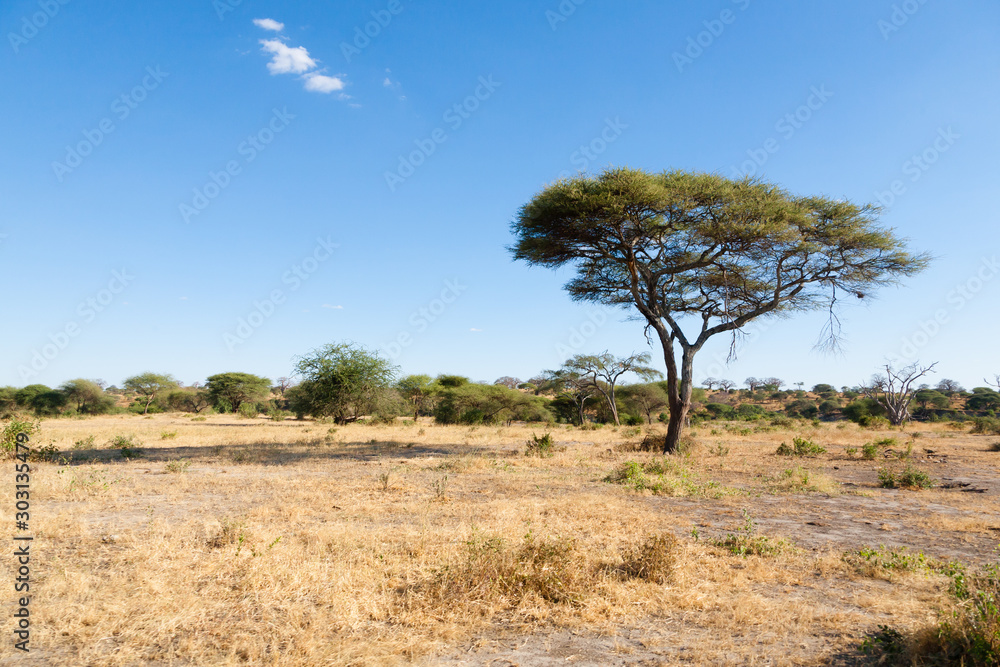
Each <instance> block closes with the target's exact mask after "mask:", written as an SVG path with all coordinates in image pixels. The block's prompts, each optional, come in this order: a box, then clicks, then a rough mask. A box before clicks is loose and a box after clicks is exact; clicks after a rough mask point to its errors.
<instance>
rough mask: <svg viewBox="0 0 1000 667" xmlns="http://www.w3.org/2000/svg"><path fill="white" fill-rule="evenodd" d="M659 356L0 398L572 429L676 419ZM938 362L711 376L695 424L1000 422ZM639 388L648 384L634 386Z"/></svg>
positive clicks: (164, 377) (4, 403) (90, 388)
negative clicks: (831, 378) (850, 372)
mask: <svg viewBox="0 0 1000 667" xmlns="http://www.w3.org/2000/svg"><path fill="white" fill-rule="evenodd" d="M649 361H650V357H649V355H648V354H640V353H633V354H631V355H628V356H625V357H616V356H615V355H613V354H610V353H609V352H606V351H605V352H602V353H599V354H589V355H588V354H579V355H576V356H574V357H572V358H570V359H568V360H567V361H566V362H565V363H564V364H563V365H562V366H561V367H559V368H557V369H553V370H546V371H543V372H542V373H540V374H538V375H536V376H534V377H532V378H529V379H528V380H527V381H522V380H520V379H519V378H516V377H513V376H503V377H500V378H498V379H497V380H496V381H495V382H494V383H492V384H489V383H482V382H473V381H471V380H470V379H469V378H467V377H464V376H460V375H438V376H437V377H433V378H432V377H431V376H429V375H407V376H403V377H400V375H399V372H398V370H399V369H398V368H397V367H395V366H393V365H392V364H391V363H390V362H389V361H388V360H386V359H385V358H383V357H382V356H380V355H379V354H378V353H377V352H373V351H370V350H368V349H366V348H364V347H363V346H360V345H357V344H354V343H350V342H344V343H334V344H330V345H326V346H324V347H322V348H319V349H317V350H314V351H312V352H310V353H309V354H306V355H304V356H302V357H300V358H299V359H298V360H297V362H296V365H295V369H294V376H293V377H294V378H295V379H293V378H292V377H280V378H277V380H275V381H273V382H272V381H271V380H270V379H269V378H266V377H261V376H258V375H253V374H251V373H242V372H227V373H218V374H216V375H212V376H210V377H208V378H206V380H205V382H204V384H200V383H199V384H194V385H191V386H183V385H182V384H181V383H180V382H178V381H177V380H176V379H175V378H174V377H173V376H171V375H169V374H161V373H153V372H144V373H140V374H138V375H134V376H132V377H129V378H127V379H125V381H124V382H123V383H122V386H121V388H119V387H114V386H111V387H109V386H107V384H106V383H105V382H103V381H101V380H87V379H83V378H78V379H75V380H70V381H68V382H65V383H63V384H62V385H60V386H59V387H56V388H50V387H47V386H45V385H41V384H33V385H28V386H26V387H22V388H15V387H2V388H0V417H6V416H10V415H11V414H15V413H19V412H20V413H32V414H34V415H36V416H40V417H56V416H68V417H72V416H76V415H100V414H116V413H135V414H152V413H160V412H187V413H193V414H208V413H232V414H238V415H240V416H242V417H246V418H258V417H261V416H265V417H269V418H271V419H274V420H284V419H287V418H292V417H295V418H298V419H305V418H307V417H312V418H316V419H329V420H331V421H334V422H336V423H339V424H347V423H351V422H354V421H358V420H361V419H368V420H374V421H382V422H390V421H393V420H395V419H397V418H398V417H401V416H404V417H410V418H413V419H418V418H421V417H424V418H428V417H429V418H433V419H434V421H435V422H437V423H439V424H467V425H476V424H511V423H513V422H561V423H568V424H575V425H577V426H582V425H585V424H588V423H596V424H614V425H621V424H624V425H633V426H634V425H640V424H646V425H650V424H653V423H654V422H657V421H659V422H664V423H665V422H666V421H668V420H669V410H668V408H669V405H670V386H669V383H667V382H666V381H664V380H662V376H661V374H660V373H659V372H658V371H657V370H655V369H654V368H651V367H650V366H649ZM934 366H935V365H934V364H931V365H930V366H927V367H923V366H919V365H916V364H914V365H911V366H907V367H905V368H902V369H898V370H897V369H894V368H892V367H891V366H886V367H885V368H884V369H883V371H882V372H881V373H879V374H876V375H874V376H873V377H872V378H871V380H870V381H868V382H866V383H861V384H859V385H857V386H854V387H846V386H845V387H840V388H839V389H838V388H836V387H834V386H833V385H830V384H825V383H820V384H816V385H813V387H812V389H811V390H808V391H807V390H806V389H804V386H805V383H803V382H795V383H793V386H795V387H797V388H796V389H782V387H785V386H786V383H785V382H784V381H783V380H781V379H780V378H776V377H763V378H757V377H749V378H747V379H746V380H745V381H744V384H745V388H741V389H737V388H736V383H735V382H732V381H731V380H726V379H717V378H706V379H705V380H703V381H702V382H701V384H702V386H703V387H704V388H693V389H692V396H691V399H692V406H691V408H692V409H691V412H690V415H689V420H690V421H691V422H698V421H704V420H747V421H755V420H760V419H767V418H770V419H776V418H783V419H787V418H795V419H807V420H828V421H832V420H851V421H854V422H857V423H859V424H862V425H877V424H878V423H880V422H885V423H891V424H900V423H903V422H905V421H908V420H911V419H917V420H922V421H939V420H966V419H974V418H985V419H995V418H996V415H997V413H998V412H1000V391H998V390H1000V376H998V377H995V378H994V380H993V381H992V382H991V381H986V384H987V385H988V386H982V387H975V388H973V389H972V390H971V391H966V390H965V389H964V388H963V387H962V386H961V385H960V384H959V383H957V382H955V381H954V380H950V379H947V378H946V379H943V380H941V381H940V382H938V383H937V384H936V385H935V386H933V387H932V386H930V385H929V384H919V385H918V384H917V381H918V380H920V379H921V378H923V377H924V376H925V375H926V374H928V373H930V372H933V369H934ZM627 380H639V382H634V381H633V382H627Z"/></svg>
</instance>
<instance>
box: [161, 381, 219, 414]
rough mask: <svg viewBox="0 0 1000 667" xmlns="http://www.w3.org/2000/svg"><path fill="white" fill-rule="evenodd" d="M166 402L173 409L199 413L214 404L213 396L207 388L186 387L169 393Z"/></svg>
mask: <svg viewBox="0 0 1000 667" xmlns="http://www.w3.org/2000/svg"><path fill="white" fill-rule="evenodd" d="M166 403H167V407H169V408H170V409H171V410H177V411H179V412H193V413H195V414H198V413H200V412H201V411H202V410H205V409H206V408H208V407H210V406H211V405H212V398H211V396H209V394H208V391H206V390H205V389H200V388H198V387H185V388H183V389H177V390H175V391H172V392H170V393H169V394H167V400H166Z"/></svg>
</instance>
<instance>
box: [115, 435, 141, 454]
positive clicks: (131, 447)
mask: <svg viewBox="0 0 1000 667" xmlns="http://www.w3.org/2000/svg"><path fill="white" fill-rule="evenodd" d="M108 446H109V447H111V448H113V449H117V450H118V451H119V452H121V455H122V458H126V459H134V458H138V457H140V456H142V450H141V449H139V448H140V447H142V443H141V442H139V440H138V439H137V438H136V437H135V436H134V435H128V436H126V435H116V436H115V437H113V438H111V440H109V441H108Z"/></svg>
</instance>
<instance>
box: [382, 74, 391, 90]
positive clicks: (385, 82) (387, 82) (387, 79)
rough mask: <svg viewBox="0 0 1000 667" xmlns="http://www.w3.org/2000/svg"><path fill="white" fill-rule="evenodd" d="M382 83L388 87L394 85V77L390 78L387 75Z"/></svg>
mask: <svg viewBox="0 0 1000 667" xmlns="http://www.w3.org/2000/svg"><path fill="white" fill-rule="evenodd" d="M382 85H383V86H385V87H386V88H388V87H389V86H391V85H392V79H390V78H389V77H385V81H383V82H382Z"/></svg>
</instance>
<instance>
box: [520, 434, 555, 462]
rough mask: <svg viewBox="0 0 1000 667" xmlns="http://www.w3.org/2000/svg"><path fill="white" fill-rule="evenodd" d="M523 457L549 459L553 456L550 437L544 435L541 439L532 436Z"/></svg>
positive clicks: (549, 435)
mask: <svg viewBox="0 0 1000 667" xmlns="http://www.w3.org/2000/svg"><path fill="white" fill-rule="evenodd" d="M526 444H527V446H526V447H525V450H524V455H525V456H537V457H539V458H549V457H551V456H552V455H553V451H552V435H551V434H549V433H546V434H545V435H543V436H542V437H540V438H539V437H538V436H537V435H534V434H532V436H531V440H528V442H527V443H526Z"/></svg>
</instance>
